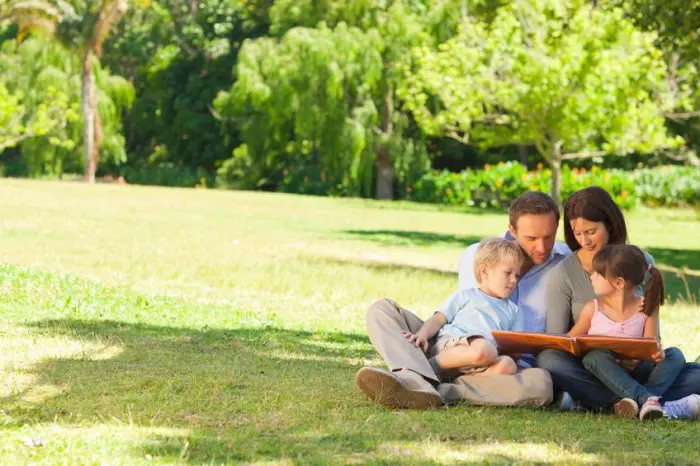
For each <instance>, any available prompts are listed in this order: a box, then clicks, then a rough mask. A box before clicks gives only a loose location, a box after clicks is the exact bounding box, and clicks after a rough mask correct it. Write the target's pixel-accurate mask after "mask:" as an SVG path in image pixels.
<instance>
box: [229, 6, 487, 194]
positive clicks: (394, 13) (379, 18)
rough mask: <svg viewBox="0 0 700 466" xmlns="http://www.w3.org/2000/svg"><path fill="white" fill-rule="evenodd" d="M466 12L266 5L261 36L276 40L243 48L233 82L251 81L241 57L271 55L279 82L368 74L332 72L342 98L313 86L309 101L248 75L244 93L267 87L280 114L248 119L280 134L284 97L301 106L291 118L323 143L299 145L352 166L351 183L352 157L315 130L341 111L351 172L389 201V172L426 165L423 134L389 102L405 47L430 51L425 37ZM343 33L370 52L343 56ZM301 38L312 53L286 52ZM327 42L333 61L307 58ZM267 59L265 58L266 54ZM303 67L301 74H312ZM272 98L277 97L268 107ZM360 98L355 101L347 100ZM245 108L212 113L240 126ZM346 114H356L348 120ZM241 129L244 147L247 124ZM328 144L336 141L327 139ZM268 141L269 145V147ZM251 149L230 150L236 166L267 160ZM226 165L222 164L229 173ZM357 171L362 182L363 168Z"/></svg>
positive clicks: (439, 33) (450, 28)
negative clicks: (278, 65)
mask: <svg viewBox="0 0 700 466" xmlns="http://www.w3.org/2000/svg"><path fill="white" fill-rule="evenodd" d="M467 3H470V4H471V3H475V2H472V1H471V0H470V1H469V2H467V1H466V0H446V1H443V2H440V3H439V4H435V2H432V1H428V0H393V1H383V0H344V1H341V0H276V1H275V2H273V4H272V6H271V8H270V32H271V33H272V34H273V35H274V36H276V37H275V39H276V40H270V39H261V40H260V41H261V43H260V45H254V43H252V42H249V43H247V44H246V45H244V48H243V50H242V53H241V57H242V58H241V59H239V62H238V64H237V77H238V78H239V79H240V77H241V76H244V75H246V76H247V77H246V79H247V80H248V81H247V82H248V83H251V82H253V81H254V80H252V77H251V76H252V75H250V74H249V73H248V71H249V69H250V66H249V64H250V63H251V62H252V61H251V60H249V59H248V57H249V56H250V54H251V53H252V51H253V50H255V51H256V53H260V54H273V55H274V57H276V58H275V59H278V58H280V57H281V55H280V53H283V54H284V59H283V60H282V63H283V64H284V66H285V67H287V69H286V70H285V71H284V73H286V75H285V79H289V80H296V79H299V80H300V81H301V80H302V79H307V80H308V82H309V83H314V85H315V84H318V79H316V78H315V76H316V74H314V73H320V76H323V75H326V74H328V73H329V72H331V73H335V72H334V71H332V70H334V69H336V70H354V69H363V70H367V71H368V72H370V74H371V75H372V77H371V79H369V80H366V81H363V80H360V81H357V82H355V81H354V80H353V79H354V78H352V77H349V75H347V74H346V73H345V71H342V72H340V73H339V75H342V76H343V78H342V87H343V89H344V90H343V92H339V93H333V94H332V95H325V96H324V97H322V98H321V92H322V89H323V88H322V87H319V88H313V89H311V91H312V92H313V93H315V95H316V97H318V99H317V98H315V97H313V96H312V95H311V94H309V93H307V90H306V89H305V88H304V86H301V87H294V88H289V87H288V86H286V85H284V84H282V85H278V84H277V82H276V81H274V79H276V78H273V77H272V76H271V75H270V76H268V75H267V74H266V72H259V73H256V74H255V75H254V77H255V80H257V81H256V82H255V84H254V85H255V86H258V87H260V88H263V87H264V88H267V89H268V92H269V93H270V95H271V96H270V97H269V99H270V100H269V101H270V102H277V103H278V104H279V105H280V108H279V109H275V110H273V109H271V108H269V107H265V108H264V109H262V108H258V109H257V110H259V111H261V112H263V113H265V112H267V114H268V115H270V119H271V120H272V121H275V122H277V123H278V124H280V125H282V122H283V120H282V119H281V118H282V116H283V115H284V118H292V117H296V114H292V113H290V112H289V108H287V107H288V105H287V100H285V98H289V99H292V100H293V101H295V100H297V99H299V100H301V101H304V102H307V103H309V105H307V106H306V107H305V108H301V109H299V110H300V111H301V112H308V113H309V117H308V118H307V117H305V116H302V120H303V121H304V124H305V125H307V126H308V127H311V126H314V127H315V128H316V131H317V134H323V135H324V138H323V140H321V139H318V138H317V139H313V138H311V139H308V141H309V145H310V146H311V147H312V148H313V149H314V150H313V151H311V152H312V153H316V154H321V153H322V154H325V155H324V156H325V157H335V158H338V159H346V161H345V162H342V163H346V162H347V163H346V165H347V166H349V167H355V168H354V169H352V170H351V171H350V172H348V177H349V178H351V179H354V178H355V177H357V176H358V173H357V170H356V168H357V165H358V163H357V158H358V153H357V152H353V151H352V150H345V151H338V147H339V144H341V145H342V144H343V143H342V142H341V139H342V138H346V141H348V140H349V139H347V137H349V136H348V135H349V133H344V132H343V131H335V132H326V130H324V129H323V128H325V125H326V124H327V119H328V118H327V117H326V116H325V115H324V114H322V113H321V112H319V110H320V109H321V108H326V106H330V107H332V109H338V108H344V109H345V110H346V111H347V113H346V114H345V116H344V118H345V120H346V123H347V124H349V125H351V126H354V127H355V130H353V132H352V138H355V142H354V144H355V146H354V147H355V148H358V147H362V152H361V153H362V160H363V162H362V163H360V164H359V165H362V166H363V167H364V166H366V165H367V163H371V164H372V165H373V172H374V173H372V171H369V178H374V186H373V187H372V186H370V189H369V192H371V191H373V192H374V194H375V196H376V197H377V198H380V199H390V198H392V197H393V192H394V187H395V184H396V177H397V173H396V171H397V169H398V170H400V171H402V172H403V173H404V174H405V173H406V172H409V171H419V170H420V171H421V174H422V170H424V169H425V168H426V167H427V164H428V160H427V151H426V149H425V144H424V137H423V136H424V135H423V134H422V133H421V132H420V130H417V129H415V127H414V125H413V124H412V121H411V119H410V117H409V116H408V114H407V113H406V112H404V111H402V102H400V101H399V100H398V99H397V98H396V92H395V91H396V89H397V87H398V86H399V82H400V80H401V79H402V77H403V75H402V73H401V63H402V62H403V60H404V59H405V57H406V55H407V54H408V53H409V51H410V50H411V48H412V47H415V46H418V45H420V44H425V43H432V42H433V41H434V40H435V37H449V36H450V35H454V33H455V32H456V28H455V25H456V22H457V21H458V15H459V13H457V14H454V12H455V11H457V12H459V11H461V10H460V8H459V6H458V5H461V4H464V5H466V4H467ZM318 31H322V32H318ZM348 31H353V32H352V34H356V35H357V37H358V38H359V37H366V38H370V37H371V38H372V39H371V41H370V42H371V43H369V44H368V43H367V42H366V41H365V40H364V39H361V40H363V41H364V42H363V46H365V47H371V48H365V49H364V51H358V53H357V54H356V53H354V52H353V53H349V52H345V51H344V49H348V50H353V51H354V50H356V49H355V45H354V43H351V42H345V43H343V41H344V40H347V41H350V40H353V38H352V37H350V36H348V35H347V34H348ZM301 36H303V37H304V38H305V40H306V41H307V44H308V50H313V52H312V53H309V52H308V51H307V49H305V48H296V49H294V48H292V47H290V46H289V44H290V43H291V42H292V41H297V40H298V39H297V38H298V37H301ZM342 36H345V37H342ZM331 37H337V39H338V41H339V42H335V43H337V45H333V47H337V48H334V49H333V51H334V52H333V53H328V54H325V53H324V54H319V53H318V52H316V50H323V47H324V45H323V43H324V41H330V42H333V40H332V39H330V38H331ZM314 41H317V42H318V44H319V45H320V48H319V49H316V48H315V46H313V45H312V42H314ZM263 44H264V45H263ZM273 50H275V52H274V53H273V52H272V51H273ZM329 52H330V50H329ZM270 56H272V55H270ZM370 57H371V60H372V62H371V63H370V62H369V60H370ZM377 59H378V61H377ZM348 60H352V61H348ZM291 62H297V63H298V65H294V66H288V65H287V63H291ZM256 63H263V61H262V60H258V61H257V62H256ZM269 63H270V65H269V67H271V68H274V65H272V63H274V62H273V61H272V58H270V59H269ZM367 65H370V66H371V70H370V69H368V68H366V67H367ZM256 66H257V65H256ZM261 66H262V65H261ZM265 66H268V65H265ZM306 67H311V68H312V69H313V70H314V73H311V72H310V71H309V70H308V69H307V68H306ZM329 70H330V71H329ZM280 72H282V71H280ZM346 77H347V79H346ZM246 86H252V84H246ZM353 87H355V88H357V89H353ZM241 91H243V92H242V95H249V93H247V92H246V91H245V90H244V89H243V87H242V85H239V84H235V85H234V86H233V88H232V89H231V92H230V93H228V94H226V95H229V96H234V95H235V94H237V93H240V92H241ZM299 93H300V94H299ZM276 95H279V96H280V97H281V98H277V97H276ZM360 95H361V98H360V99H361V101H360V100H358V99H357V96H360ZM223 102H224V100H221V99H220V100H218V103H219V105H222V103H223ZM251 103H252V105H251V106H250V107H249V111H248V112H247V113H246V112H242V111H241V107H238V110H235V109H234V107H232V106H228V107H224V108H222V110H223V111H222V113H224V114H225V115H226V116H229V117H232V118H237V119H239V120H240V121H242V122H247V121H250V118H251V115H253V117H255V116H254V115H255V112H253V111H252V109H253V108H254V107H255V105H254V103H255V102H254V100H251ZM355 108H361V109H362V110H361V111H360V112H359V113H355V111H354V109H355ZM325 111H326V110H324V112H325ZM331 111H332V110H331ZM273 114H274V115H273ZM338 115H339V114H338ZM337 121H340V120H337ZM284 124H287V125H289V126H290V127H291V128H292V129H291V130H290V132H284V131H281V132H279V137H280V138H282V139H285V138H288V137H291V138H292V139H294V138H296V137H297V136H295V135H294V131H295V130H297V129H299V128H298V127H297V126H296V125H294V124H293V122H292V121H291V120H284ZM343 124H345V123H343ZM243 125H244V131H243V132H244V139H245V138H246V136H245V134H246V132H247V130H246V129H245V128H246V127H247V126H245V125H247V123H243ZM273 134H276V133H273ZM304 134H306V135H307V136H306V137H308V134H309V133H308V131H306V132H304ZM289 135H291V136H289ZM256 137H263V135H262V134H259V133H258V134H257V135H256ZM275 137H277V136H275ZM335 137H338V138H341V139H334V138H335ZM272 139H274V137H273V138H272ZM268 142H270V143H271V142H272V140H271V141H268ZM255 147H256V148H255V150H253V149H254V147H253V146H251V145H250V144H246V146H245V148H246V149H247V150H248V152H245V151H244V150H243V148H239V149H237V150H236V154H237V156H235V157H238V158H239V160H240V159H242V157H244V154H247V155H246V157H248V158H249V160H250V162H249V164H254V161H255V160H262V161H264V160H269V158H270V153H271V152H275V149H273V148H272V147H271V145H268V146H266V147H265V152H264V153H263V152H260V150H261V149H260V148H259V147H258V146H255ZM260 147H261V146H260ZM235 157H234V158H235ZM352 160H355V162H353V161H352ZM231 163H232V162H229V165H230V164H231ZM337 163H339V164H340V163H341V161H340V160H338V162H337ZM361 171H362V172H363V173H367V171H365V170H364V169H362V170H361ZM362 184H363V188H362V189H361V190H360V192H357V191H352V190H351V191H350V192H351V193H352V194H362V195H368V189H367V186H366V185H367V183H366V182H365V181H363V183H362Z"/></svg>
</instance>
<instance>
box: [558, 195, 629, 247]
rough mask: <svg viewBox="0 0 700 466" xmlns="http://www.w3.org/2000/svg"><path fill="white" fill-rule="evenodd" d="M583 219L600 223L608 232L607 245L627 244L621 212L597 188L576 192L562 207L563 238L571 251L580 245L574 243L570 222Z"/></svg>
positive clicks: (625, 225) (607, 196) (609, 198)
mask: <svg viewBox="0 0 700 466" xmlns="http://www.w3.org/2000/svg"><path fill="white" fill-rule="evenodd" d="M577 218H584V219H586V220H588V221H589V222H601V223H603V224H604V225H605V229H606V230H608V236H609V239H608V244H625V243H627V224H626V223H625V216H624V215H622V211H621V210H620V208H619V207H618V205H617V204H615V201H613V199H612V197H610V194H608V192H607V191H606V190H604V189H603V188H599V187H598V186H590V187H588V188H584V189H582V190H580V191H576V192H575V193H574V194H572V195H571V197H569V199H568V200H567V201H566V204H565V205H564V238H565V239H566V244H567V246H569V248H570V249H571V250H572V251H577V250H579V249H580V248H581V245H580V244H578V241H576V237H575V236H574V230H573V229H572V228H571V222H572V221H573V220H576V219H577Z"/></svg>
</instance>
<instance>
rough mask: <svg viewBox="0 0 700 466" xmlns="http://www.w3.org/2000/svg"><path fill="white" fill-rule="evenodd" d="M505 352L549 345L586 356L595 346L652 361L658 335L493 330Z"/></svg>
mask: <svg viewBox="0 0 700 466" xmlns="http://www.w3.org/2000/svg"><path fill="white" fill-rule="evenodd" d="M491 333H492V334H493V338H494V339H495V340H496V344H497V345H498V351H499V352H500V353H502V354H537V353H539V352H541V351H544V350H546V349H557V350H562V351H566V352H568V353H571V354H573V355H574V356H579V357H580V356H583V355H585V354H586V353H587V352H589V351H591V350H594V349H609V350H611V351H613V352H614V353H615V354H617V355H618V356H619V357H620V358H622V359H639V360H642V361H651V356H652V355H653V354H655V353H656V352H657V351H658V346H657V344H656V339H655V338H646V337H642V338H625V337H606V336H594V335H586V336H582V337H570V336H567V335H561V334H556V333H528V332H507V331H503V330H494V331H493V332H491Z"/></svg>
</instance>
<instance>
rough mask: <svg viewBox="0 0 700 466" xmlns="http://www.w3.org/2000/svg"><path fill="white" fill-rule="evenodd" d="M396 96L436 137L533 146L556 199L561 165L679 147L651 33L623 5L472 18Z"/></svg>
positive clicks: (530, 8)
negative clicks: (670, 129)
mask: <svg viewBox="0 0 700 466" xmlns="http://www.w3.org/2000/svg"><path fill="white" fill-rule="evenodd" d="M413 58H414V60H413V63H412V65H411V66H409V67H407V68H406V69H405V73H406V76H407V78H406V80H405V81H404V83H405V85H404V86H403V87H402V88H401V89H400V92H399V95H400V96H401V97H402V98H403V100H404V102H406V107H407V108H408V109H409V110H411V111H412V112H413V115H414V116H415V118H416V120H417V122H418V123H419V125H420V126H421V127H422V128H423V129H424V130H425V131H426V132H428V133H429V134H445V135H448V136H450V137H453V138H456V139H458V140H461V141H463V142H465V143H476V144H479V145H480V146H482V147H494V146H501V145H505V144H528V145H533V146H534V147H535V148H536V149H537V151H538V153H539V154H540V155H541V156H542V157H543V158H544V159H545V160H546V161H547V162H548V163H549V165H550V166H551V168H552V195H553V197H554V198H555V199H556V200H557V201H558V202H559V201H560V197H561V196H560V193H561V176H560V170H561V165H562V163H563V162H564V161H566V160H569V159H574V158H583V157H600V156H603V155H607V154H618V155H623V154H627V153H629V152H631V151H639V152H644V153H648V152H651V151H654V150H656V149H658V148H662V147H669V146H673V145H675V144H678V143H679V141H678V140H677V139H674V138H671V137H669V136H668V135H667V133H666V129H665V127H664V119H663V115H662V112H663V111H664V110H665V109H669V108H672V106H673V101H672V98H671V96H670V94H669V92H668V87H667V84H666V81H665V77H666V67H665V65H664V62H663V60H662V59H661V54H660V52H659V51H658V50H657V49H656V48H655V47H654V36H653V35H652V34H647V33H642V32H639V31H638V30H636V29H635V27H634V26H633V25H632V24H631V23H630V22H629V21H628V20H626V19H625V18H624V15H623V13H622V11H620V10H618V9H612V10H602V9H596V8H593V7H592V6H591V5H590V2H584V1H575V0H569V1H559V0H537V1H535V2H511V3H510V4H508V5H506V6H503V7H501V8H500V9H499V10H498V13H497V15H496V17H495V19H494V21H493V22H492V23H490V24H486V23H484V22H480V21H475V20H473V19H469V20H468V21H465V22H464V24H463V26H462V29H461V32H460V34H459V36H458V37H456V38H454V39H452V40H448V41H446V42H444V43H442V44H440V45H439V46H438V47H437V48H436V49H434V48H429V47H422V48H419V49H416V50H415V51H414V54H413Z"/></svg>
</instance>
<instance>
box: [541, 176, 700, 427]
mask: <svg viewBox="0 0 700 466" xmlns="http://www.w3.org/2000/svg"><path fill="white" fill-rule="evenodd" d="M564 237H565V239H566V243H567V245H568V246H569V248H571V250H572V251H573V254H572V255H571V256H570V257H568V258H567V259H565V260H564V261H562V262H561V263H560V264H559V265H557V267H556V269H554V270H552V274H551V278H550V281H549V285H548V287H547V332H548V333H566V332H568V331H569V330H570V329H571V327H572V326H573V324H574V322H576V320H577V319H578V317H579V314H580V312H581V309H582V307H583V305H584V304H585V303H587V302H588V301H591V300H592V299H594V298H595V294H594V293H593V285H592V283H591V273H592V272H593V267H592V262H593V257H594V256H595V255H596V253H597V252H598V251H600V250H601V249H602V248H604V247H605V246H606V245H608V244H624V243H627V225H626V223H625V218H624V216H623V214H622V211H621V210H620V208H619V207H618V206H617V204H615V201H613V199H612V198H611V197H610V195H609V194H608V193H607V192H606V191H605V190H604V189H602V188H599V187H597V186H592V187H589V188H585V189H582V190H581V191H578V192H576V193H574V194H573V195H572V196H571V197H570V198H569V199H568V201H567V202H566V205H565V206H564ZM644 256H645V258H646V260H647V263H648V264H651V265H655V263H654V259H653V257H651V255H649V254H648V253H646V252H645V253H644ZM648 280H649V274H648V273H647V275H646V276H645V279H644V282H643V283H642V285H641V286H640V287H639V290H637V294H639V295H640V296H641V295H643V291H642V290H643V289H644V286H645V285H646V283H647V281H648ZM537 365H538V366H539V367H541V368H543V369H547V370H549V371H550V373H551V374H552V379H553V380H554V384H555V386H556V387H557V388H558V389H559V390H563V391H565V392H568V393H570V394H571V396H573V398H574V399H576V400H578V401H579V402H580V403H581V404H582V405H583V406H584V407H586V408H588V409H592V410H596V411H598V410H609V409H610V408H611V407H612V405H613V403H615V402H616V401H618V400H617V397H616V396H615V395H614V394H613V393H612V392H611V391H610V390H609V389H608V388H607V387H605V386H604V385H603V384H602V383H601V382H600V381H599V380H598V379H597V378H595V377H594V376H593V375H591V374H590V373H588V372H587V371H586V369H585V368H584V367H583V365H582V363H581V359H580V358H576V357H574V356H571V355H570V354H568V353H565V352H563V351H556V350H547V351H543V352H542V353H540V354H539V355H538V357H537ZM651 367H652V365H650V364H640V365H639V366H638V367H637V368H636V369H635V370H634V371H633V372H632V374H631V375H632V376H633V377H634V378H635V379H637V380H639V381H640V382H644V381H646V379H647V378H648V377H649V374H650V371H651ZM698 393H700V365H699V364H696V363H687V364H686V366H685V368H684V370H683V372H681V375H679V376H678V378H677V379H676V382H675V383H674V384H673V385H672V386H671V388H670V389H669V390H668V391H667V392H666V394H665V396H664V400H665V401H666V402H667V403H666V406H667V407H668V408H667V411H668V412H667V415H668V416H669V417H677V418H700V396H698V395H697V394H698ZM690 395H692V396H690ZM673 400H678V401H675V402H672V401H673Z"/></svg>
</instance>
